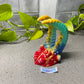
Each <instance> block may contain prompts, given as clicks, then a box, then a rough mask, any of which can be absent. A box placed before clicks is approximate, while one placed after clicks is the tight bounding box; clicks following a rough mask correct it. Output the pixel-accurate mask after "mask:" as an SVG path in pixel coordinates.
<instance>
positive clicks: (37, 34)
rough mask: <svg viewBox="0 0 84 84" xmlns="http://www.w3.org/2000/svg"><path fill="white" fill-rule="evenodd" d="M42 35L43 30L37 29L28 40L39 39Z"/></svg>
mask: <svg viewBox="0 0 84 84" xmlns="http://www.w3.org/2000/svg"><path fill="white" fill-rule="evenodd" d="M42 36H43V31H42V30H37V32H36V33H35V34H34V35H33V36H32V37H31V39H30V40H35V39H39V38H41V37H42Z"/></svg>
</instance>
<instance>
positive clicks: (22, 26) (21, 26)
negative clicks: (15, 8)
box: [11, 22, 25, 28]
mask: <svg viewBox="0 0 84 84" xmlns="http://www.w3.org/2000/svg"><path fill="white" fill-rule="evenodd" d="M11 24H13V25H15V26H16V27H20V28H25V27H24V25H17V24H15V23H12V22H11Z"/></svg>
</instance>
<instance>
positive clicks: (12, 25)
mask: <svg viewBox="0 0 84 84" xmlns="http://www.w3.org/2000/svg"><path fill="white" fill-rule="evenodd" d="M6 22H8V23H9V24H10V25H11V26H12V28H13V29H14V30H15V27H14V25H13V24H12V23H11V22H10V21H9V20H6Z"/></svg>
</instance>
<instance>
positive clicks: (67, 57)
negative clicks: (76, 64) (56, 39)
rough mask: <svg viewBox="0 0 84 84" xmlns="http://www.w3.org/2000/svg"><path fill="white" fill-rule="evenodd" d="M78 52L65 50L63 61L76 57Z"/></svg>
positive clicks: (62, 55) (62, 56)
mask: <svg viewBox="0 0 84 84" xmlns="http://www.w3.org/2000/svg"><path fill="white" fill-rule="evenodd" d="M76 54H77V53H76V52H63V53H62V54H61V60H62V62H63V61H64V60H68V59H74V56H76Z"/></svg>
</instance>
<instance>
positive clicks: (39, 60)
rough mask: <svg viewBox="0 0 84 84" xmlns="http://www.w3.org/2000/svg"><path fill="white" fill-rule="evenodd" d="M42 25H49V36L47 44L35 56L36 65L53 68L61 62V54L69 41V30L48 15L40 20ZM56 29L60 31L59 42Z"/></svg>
mask: <svg viewBox="0 0 84 84" xmlns="http://www.w3.org/2000/svg"><path fill="white" fill-rule="evenodd" d="M42 20H43V21H42ZM38 21H42V24H48V36H47V38H46V42H45V43H44V44H42V45H41V46H40V48H39V50H38V51H36V52H35V54H34V61H35V64H37V65H41V66H44V67H46V66H52V65H54V64H56V63H58V62H59V61H60V60H61V55H60V54H61V53H62V51H63V49H64V47H65V45H66V42H67V39H68V30H67V27H66V26H65V24H64V23H63V22H61V21H60V20H57V19H52V18H51V17H49V16H47V15H43V16H41V17H39V18H38ZM56 29H57V30H59V37H58V41H57V42H55V41H56Z"/></svg>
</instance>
